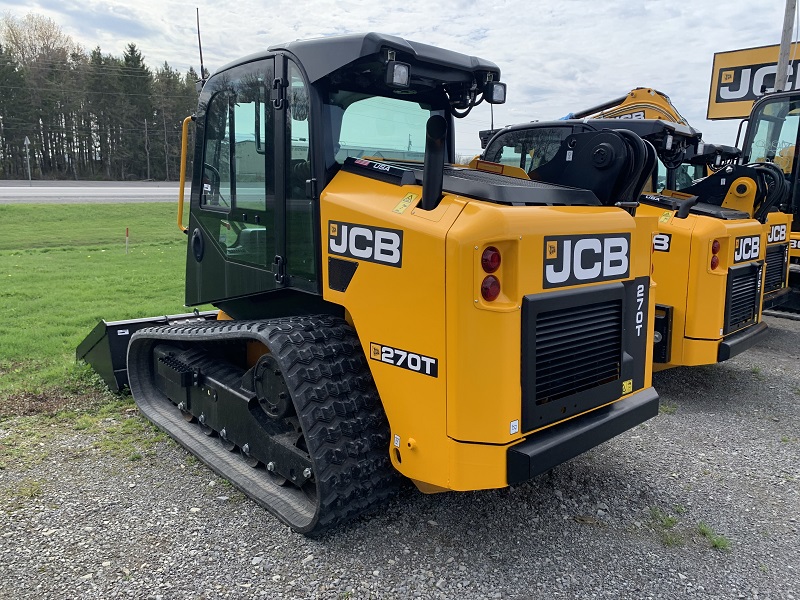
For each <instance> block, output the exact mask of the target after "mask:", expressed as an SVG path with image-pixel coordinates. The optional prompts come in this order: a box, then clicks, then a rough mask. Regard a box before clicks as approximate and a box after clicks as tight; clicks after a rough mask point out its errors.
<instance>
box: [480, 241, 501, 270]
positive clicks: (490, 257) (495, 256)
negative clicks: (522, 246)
mask: <svg viewBox="0 0 800 600" xmlns="http://www.w3.org/2000/svg"><path fill="white" fill-rule="evenodd" d="M481 267H483V270H484V271H486V272H487V273H494V272H495V271H497V269H499V268H500V251H499V250H498V249H497V248H495V247H494V246H489V247H488V248H486V250H484V251H483V254H482V255H481Z"/></svg>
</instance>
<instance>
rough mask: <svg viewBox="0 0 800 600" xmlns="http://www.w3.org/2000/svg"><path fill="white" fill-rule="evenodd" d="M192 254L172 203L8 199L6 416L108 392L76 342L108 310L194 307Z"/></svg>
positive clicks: (2, 338)
mask: <svg viewBox="0 0 800 600" xmlns="http://www.w3.org/2000/svg"><path fill="white" fill-rule="evenodd" d="M126 228H128V229H129V232H130V238H129V247H128V253H127V254H126V252H125V229H126ZM185 259H186V236H185V235H184V234H182V233H181V232H180V231H179V230H178V228H177V226H176V224H175V205H174V204H171V203H151V204H91V205H87V204H79V205H42V204H37V205H32V204H27V205H26V204H22V205H0V302H1V303H2V304H0V306H2V309H3V313H4V315H3V316H4V318H3V319H2V320H0V418H2V417H6V416H11V415H19V414H32V413H37V412H51V413H52V412H55V411H57V410H59V409H60V408H64V407H75V406H80V405H81V404H83V403H93V402H94V401H96V400H97V396H98V395H103V394H104V392H103V391H102V389H101V387H100V386H98V385H92V382H93V380H94V379H95V378H94V376H93V375H92V373H91V371H90V369H89V368H88V367H86V366H84V365H78V364H76V362H75V348H76V347H77V345H78V344H79V343H80V342H81V340H83V338H84V337H85V336H86V335H87V334H88V333H89V331H91V329H92V327H94V326H95V325H96V324H97V322H98V321H99V320H100V319H103V318H105V319H106V320H119V319H129V318H136V317H149V316H156V315H163V314H176V313H181V312H185V311H186V309H185V308H184V307H183V286H184V262H185Z"/></svg>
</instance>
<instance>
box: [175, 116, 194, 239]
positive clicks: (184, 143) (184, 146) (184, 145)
mask: <svg viewBox="0 0 800 600" xmlns="http://www.w3.org/2000/svg"><path fill="white" fill-rule="evenodd" d="M192 121H194V117H186V118H185V119H184V120H183V129H182V134H181V137H182V140H181V178H180V187H179V188H178V229H180V230H181V231H182V232H183V233H186V232H187V231H189V228H188V227H184V225H183V189H184V186H185V185H186V154H187V151H188V147H189V123H191V122H192Z"/></svg>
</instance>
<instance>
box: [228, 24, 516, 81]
mask: <svg viewBox="0 0 800 600" xmlns="http://www.w3.org/2000/svg"><path fill="white" fill-rule="evenodd" d="M383 48H389V49H392V50H395V51H396V52H397V54H398V60H409V61H413V62H419V63H425V64H426V65H429V66H431V67H440V69H441V71H442V72H443V75H444V78H445V79H446V72H447V71H451V72H452V75H453V76H455V77H456V78H455V80H456V81H458V80H462V79H463V74H464V72H468V73H471V74H472V75H477V74H478V73H481V74H486V73H491V74H492V75H493V79H494V80H495V81H497V80H499V79H500V68H499V67H498V66H497V65H496V64H494V63H493V62H491V61H488V60H484V59H482V58H478V57H476V56H470V55H467V54H461V53H460V52H454V51H452V50H445V49H443V48H437V47H436V46H431V45H428V44H422V43H419V42H412V41H409V40H405V39H403V38H401V37H397V36H394V35H386V34H382V33H362V34H351V35H343V36H334V37H322V38H316V39H312V40H298V41H294V42H288V43H285V44H276V45H273V46H270V47H269V48H268V49H267V51H261V52H257V53H255V54H251V55H249V56H246V57H244V58H241V59H239V60H236V61H234V62H232V63H229V64H227V65H225V66H224V67H222V68H221V69H219V71H224V70H226V69H229V68H231V67H234V66H236V65H240V64H243V63H247V62H251V61H254V60H258V59H260V58H264V57H266V56H269V55H270V54H274V53H275V52H280V51H287V52H290V53H292V54H294V55H295V56H296V57H297V58H298V59H299V60H300V62H301V63H302V64H303V67H304V68H305V70H306V74H307V75H308V78H309V81H310V82H312V83H313V82H315V81H318V80H319V79H322V78H323V77H325V76H326V75H328V74H330V73H332V72H334V71H336V70H338V69H341V68H342V67H345V66H347V65H349V64H351V63H353V62H356V61H358V60H359V59H363V58H368V57H377V56H378V55H379V54H380V52H381V51H382V49H383ZM438 70H439V69H437V71H438ZM457 73H460V74H461V75H460V76H458V75H457Z"/></svg>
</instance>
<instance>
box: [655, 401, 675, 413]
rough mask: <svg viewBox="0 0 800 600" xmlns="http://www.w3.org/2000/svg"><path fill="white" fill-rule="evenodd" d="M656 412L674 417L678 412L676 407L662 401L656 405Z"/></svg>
mask: <svg viewBox="0 0 800 600" xmlns="http://www.w3.org/2000/svg"><path fill="white" fill-rule="evenodd" d="M658 412H660V413H661V414H664V415H674V414H675V413H676V412H678V405H677V404H674V403H672V402H667V401H665V400H662V401H661V402H660V403H659V405H658Z"/></svg>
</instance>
